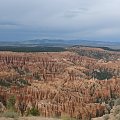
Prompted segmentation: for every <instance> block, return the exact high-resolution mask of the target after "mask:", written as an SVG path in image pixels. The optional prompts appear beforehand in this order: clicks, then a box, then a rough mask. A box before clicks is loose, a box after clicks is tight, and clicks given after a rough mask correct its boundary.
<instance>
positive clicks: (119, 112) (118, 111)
mask: <svg viewBox="0 0 120 120" xmlns="http://www.w3.org/2000/svg"><path fill="white" fill-rule="evenodd" d="M117 114H120V106H117V107H116V108H115V110H114V115H117Z"/></svg>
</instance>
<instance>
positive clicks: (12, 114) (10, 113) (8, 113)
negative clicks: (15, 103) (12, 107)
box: [2, 111, 19, 118]
mask: <svg viewBox="0 0 120 120" xmlns="http://www.w3.org/2000/svg"><path fill="white" fill-rule="evenodd" d="M2 116H3V117H7V118H18V117H19V115H18V113H16V112H13V111H6V112H5V113H3V115H2Z"/></svg>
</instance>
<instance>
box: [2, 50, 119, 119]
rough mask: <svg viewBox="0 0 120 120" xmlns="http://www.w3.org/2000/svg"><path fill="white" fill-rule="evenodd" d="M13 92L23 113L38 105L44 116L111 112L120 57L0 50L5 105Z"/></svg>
mask: <svg viewBox="0 0 120 120" xmlns="http://www.w3.org/2000/svg"><path fill="white" fill-rule="evenodd" d="M114 54H115V55H114V56H117V57H120V56H118V53H114ZM116 54H117V55H116ZM102 76H104V77H102ZM108 76H109V77H108ZM12 95H14V96H15V97H16V103H15V107H16V110H17V111H18V112H20V113H21V111H22V110H23V114H24V115H26V113H27V111H28V110H29V109H31V108H32V107H35V108H37V109H38V110H39V112H40V115H41V116H44V117H61V116H68V117H71V118H76V119H82V120H90V119H91V118H95V117H99V116H102V115H104V114H105V113H109V112H110V109H111V108H112V107H113V105H114V102H113V100H114V99H116V98H118V97H119V96H120V61H119V59H118V58H117V59H113V60H109V61H105V60H103V59H95V58H92V57H91V58H90V57H87V56H80V55H78V54H77V53H73V52H61V53H12V52H1V53H0V102H2V103H3V105H4V106H5V107H6V102H7V100H8V99H9V97H10V96H12ZM107 105H109V107H108V106H107Z"/></svg>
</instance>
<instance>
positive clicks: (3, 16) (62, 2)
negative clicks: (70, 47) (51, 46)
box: [0, 0, 120, 41]
mask: <svg viewBox="0 0 120 120" xmlns="http://www.w3.org/2000/svg"><path fill="white" fill-rule="evenodd" d="M45 38H47V39H80V40H101V41H120V0H0V41H21V40H32V39H45Z"/></svg>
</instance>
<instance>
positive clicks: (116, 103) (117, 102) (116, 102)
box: [115, 98, 120, 106]
mask: <svg viewBox="0 0 120 120" xmlns="http://www.w3.org/2000/svg"><path fill="white" fill-rule="evenodd" d="M117 105H120V98H118V99H117V100H116V101H115V106H117Z"/></svg>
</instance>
